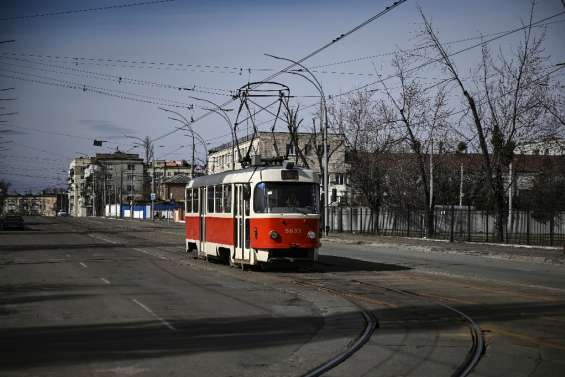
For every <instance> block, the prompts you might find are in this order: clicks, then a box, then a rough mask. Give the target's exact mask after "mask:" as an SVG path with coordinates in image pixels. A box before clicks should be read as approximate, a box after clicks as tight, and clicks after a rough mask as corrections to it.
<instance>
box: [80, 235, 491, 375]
mask: <svg viewBox="0 0 565 377" xmlns="http://www.w3.org/2000/svg"><path fill="white" fill-rule="evenodd" d="M96 225H102V224H96ZM88 228H90V229H89V231H90V232H93V233H98V232H100V233H104V229H95V228H91V227H88ZM123 228H125V229H124V231H126V232H127V230H128V227H123ZM157 231H158V230H157ZM119 238H127V239H137V240H144V239H145V238H144V237H139V236H134V235H131V234H127V235H126V234H123V233H122V234H120V235H119ZM158 249H159V251H161V252H165V253H167V254H174V255H176V256H181V255H184V254H180V253H179V252H176V251H172V250H168V249H167V248H160V247H159V248H158ZM194 262H196V261H191V263H190V264H193V265H204V263H202V264H201V263H198V262H196V263H194ZM154 264H155V265H156V266H157V267H159V263H157V262H155V263H154ZM230 270H231V269H230ZM164 271H165V272H170V271H166V269H164ZM224 272H225V271H224ZM325 275H326V276H330V275H331V276H332V277H334V278H336V280H341V281H349V282H353V283H356V284H362V285H364V286H368V287H371V288H376V289H380V290H383V291H386V292H390V293H394V294H397V295H400V296H404V297H410V298H414V299H417V300H420V301H425V302H426V303H427V304H430V303H432V304H434V305H437V306H440V307H442V308H444V309H446V310H447V311H449V312H450V313H452V314H454V315H455V316H456V317H457V318H459V319H460V320H463V322H464V323H465V325H466V326H467V328H468V329H469V332H470V336H471V346H470V347H469V349H468V351H467V353H466V355H465V358H464V360H463V361H462V362H461V363H460V364H459V365H458V366H457V367H456V368H455V370H454V371H453V373H452V374H451V375H450V376H451V377H465V376H468V375H469V374H470V373H471V372H472V371H473V369H474V368H475V367H476V366H477V365H478V363H479V362H480V360H481V357H482V355H483V354H484V352H485V339H484V336H483V333H482V331H481V329H480V327H479V325H478V324H477V323H476V322H475V321H473V319H472V318H471V317H469V316H468V315H467V314H465V313H464V312H462V311H460V310H458V309H457V308H455V307H453V306H450V305H448V304H446V303H445V302H442V301H440V300H441V297H437V296H435V297H434V298H435V299H431V298H430V296H427V295H423V294H420V293H418V292H414V291H412V290H405V289H397V288H392V287H388V286H385V285H378V284H374V283H369V282H366V281H361V280H356V279H345V278H343V277H341V276H339V275H338V274H335V273H331V272H330V273H325ZM174 276H175V277H176V278H179V279H181V280H185V279H183V278H182V277H180V276H178V275H177V274H174ZM276 278H277V279H279V280H281V281H284V282H286V283H290V284H293V285H296V286H301V287H307V288H310V289H315V290H318V291H324V292H326V293H329V294H332V295H335V296H339V297H341V298H342V299H345V300H347V301H348V302H350V303H351V304H352V305H354V306H355V307H357V308H358V310H359V313H360V314H361V315H362V316H363V318H364V322H365V327H364V328H363V329H362V330H361V331H360V332H359V335H358V336H357V337H356V338H355V339H354V340H352V341H351V342H350V346H349V347H348V348H347V349H346V350H344V351H342V352H340V353H338V354H336V355H334V356H332V357H331V358H329V359H328V360H326V361H324V362H322V363H320V364H319V365H317V366H316V367H314V368H312V369H310V370H308V371H307V372H305V373H303V374H300V375H299V376H300V377H315V376H322V375H324V374H325V373H327V372H329V371H330V370H332V369H334V368H336V367H337V366H338V365H340V364H342V363H344V362H346V361H347V360H348V359H349V358H350V357H352V356H353V355H354V354H356V353H357V352H358V351H360V350H361V349H362V348H363V346H364V345H365V344H366V343H367V342H369V340H370V339H371V338H372V337H373V336H374V335H375V331H376V329H377V328H378V327H379V321H378V319H377V317H376V316H375V314H374V313H373V312H372V311H371V310H368V309H366V308H365V306H364V305H363V304H362V303H363V302H365V303H370V304H373V305H375V304H376V305H381V306H385V307H397V308H398V305H396V304H391V303H388V302H385V301H380V300H375V299H374V298H371V297H366V296H364V295H363V294H362V293H356V292H348V291H344V290H342V289H340V290H338V289H333V288H330V287H326V286H322V285H320V284H317V283H315V282H313V281H312V279H303V278H299V277H297V276H295V275H294V274H293V275H292V276H281V275H276ZM191 283H194V282H191ZM445 301H449V300H448V299H445Z"/></svg>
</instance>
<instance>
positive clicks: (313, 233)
mask: <svg viewBox="0 0 565 377" xmlns="http://www.w3.org/2000/svg"><path fill="white" fill-rule="evenodd" d="M307 236H308V238H310V239H311V240H315V239H316V232H314V231H312V230H311V231H309V232H308V234H307Z"/></svg>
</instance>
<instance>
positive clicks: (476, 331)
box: [355, 280, 486, 377]
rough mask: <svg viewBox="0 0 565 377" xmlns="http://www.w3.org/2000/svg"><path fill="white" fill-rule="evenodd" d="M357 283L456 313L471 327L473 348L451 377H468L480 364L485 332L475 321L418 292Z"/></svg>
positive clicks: (484, 344) (484, 347) (484, 348)
mask: <svg viewBox="0 0 565 377" xmlns="http://www.w3.org/2000/svg"><path fill="white" fill-rule="evenodd" d="M355 281H356V282H358V283H361V284H364V285H368V286H372V287H378V288H382V289H385V290H387V291H391V292H395V293H398V294H401V295H405V296H412V297H416V298H419V299H425V300H426V302H431V303H433V304H436V305H439V306H441V307H443V308H445V309H447V310H449V311H451V312H454V313H456V314H457V315H458V316H459V317H461V318H463V319H464V320H465V323H466V324H467V327H469V330H470V331H471V339H472V343H471V348H470V349H469V351H468V352H467V356H466V357H465V360H464V361H463V362H462V363H461V364H460V365H459V366H458V367H457V368H456V369H455V371H454V372H453V373H452V374H451V377H466V376H468V375H469V373H471V372H472V371H473V369H474V368H475V367H476V366H477V365H478V364H479V361H480V359H481V357H482V355H483V354H484V353H485V351H486V343H485V338H484V335H483V332H482V331H481V328H480V326H479V325H478V324H477V323H476V322H475V321H473V319H472V318H471V317H469V316H468V315H467V314H465V313H463V312H462V311H460V310H459V309H456V308H454V307H452V306H450V305H447V304H445V303H443V302H441V301H437V300H433V299H430V297H427V296H426V295H421V294H419V293H417V292H412V291H410V290H404V289H396V288H390V287H385V286H380V285H377V284H370V283H367V282H362V281H359V280H355Z"/></svg>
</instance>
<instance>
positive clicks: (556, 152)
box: [515, 139, 565, 156]
mask: <svg viewBox="0 0 565 377" xmlns="http://www.w3.org/2000/svg"><path fill="white" fill-rule="evenodd" d="M515 154H524V155H534V156H539V155H542V156H565V139H550V140H543V141H536V142H533V143H526V144H520V145H518V146H517V147H516V150H515Z"/></svg>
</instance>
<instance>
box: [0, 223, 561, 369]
mask: <svg viewBox="0 0 565 377" xmlns="http://www.w3.org/2000/svg"><path fill="white" fill-rule="evenodd" d="M26 224H27V229H26V230H25V231H23V232H0V290H1V292H2V295H1V298H0V318H1V323H0V374H1V375H2V376H203V375H205V376H301V375H303V374H304V373H305V372H307V371H308V370H311V369H312V368H314V367H316V366H318V365H320V364H321V363H323V362H324V361H326V360H328V359H330V358H332V357H333V356H335V355H336V354H340V353H341V352H343V351H345V350H347V349H348V347H349V346H350V345H351V344H352V343H353V341H354V340H355V339H357V338H358V337H359V335H360V333H361V332H362V330H363V328H364V326H365V325H366V323H365V321H364V317H363V312H365V313H369V314H370V315H371V316H375V317H376V319H378V321H379V324H380V327H379V328H378V329H377V330H376V331H375V333H374V334H372V336H371V337H370V339H369V341H368V342H367V343H366V344H365V345H364V346H363V347H362V348H361V349H360V350H359V351H357V352H356V353H354V354H353V355H352V356H351V357H350V358H349V359H347V360H346V361H345V362H343V363H342V364H340V365H339V366H337V367H336V368H334V369H332V370H330V371H329V372H328V373H327V374H326V375H328V376H373V375H374V376H408V375H411V376H450V375H453V373H454V372H455V371H456V370H457V368H458V367H460V366H461V365H462V363H464V361H465V359H466V357H467V356H468V352H469V349H470V346H471V344H472V337H471V333H470V331H469V328H468V326H467V325H466V323H465V321H463V320H462V317H461V316H460V315H458V314H457V313H456V312H454V311H453V310H448V309H447V308H446V307H445V305H449V307H450V308H453V309H456V310H458V311H460V312H463V313H465V314H467V315H468V316H469V317H470V318H472V319H473V320H474V321H475V322H476V323H477V324H478V325H479V326H480V327H481V330H482V332H483V334H484V336H485V340H486V343H487V347H486V351H485V353H484V354H483V355H482V358H481V360H480V362H479V364H478V365H477V367H476V368H475V369H474V371H473V372H472V374H471V375H474V376H513V377H514V376H540V377H541V376H561V375H564V374H565V357H564V356H565V326H564V323H565V278H564V276H565V267H563V266H557V265H549V264H533V263H526V262H515V261H506V260H497V259H491V258H482V257H477V256H469V255H461V254H445V253H435V252H434V253H430V252H426V250H424V249H418V248H417V247H408V246H405V245H404V246H400V245H394V244H384V245H380V246H371V245H350V244H344V243H338V242H325V243H324V247H323V248H322V250H321V260H320V264H319V265H318V266H316V267H315V268H314V269H313V270H296V269H281V268H275V269H273V270H271V271H268V272H259V271H241V270H238V269H234V268H230V267H228V266H224V265H220V264H214V263H209V262H205V261H200V260H194V259H192V258H190V257H189V256H187V255H186V254H185V253H184V252H183V233H182V227H181V226H179V225H175V224H166V223H156V224H153V223H141V222H137V221H121V220H110V219H74V218H26ZM477 247H481V246H480V245H477Z"/></svg>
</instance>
